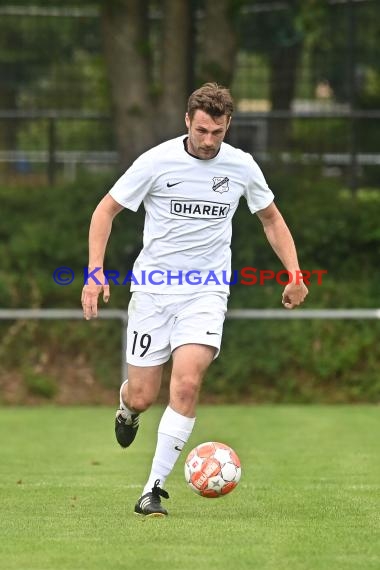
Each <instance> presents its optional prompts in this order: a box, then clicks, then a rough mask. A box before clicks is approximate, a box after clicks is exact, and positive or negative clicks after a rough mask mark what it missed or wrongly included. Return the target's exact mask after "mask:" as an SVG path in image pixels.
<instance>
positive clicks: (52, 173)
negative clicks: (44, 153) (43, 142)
mask: <svg viewBox="0 0 380 570" xmlns="http://www.w3.org/2000/svg"><path fill="white" fill-rule="evenodd" d="M56 150H57V131H56V120H55V118H54V117H50V118H49V119H48V163H47V177H48V183H49V185H50V186H54V184H55V180H56V167H57V163H56V160H55V153H56Z"/></svg>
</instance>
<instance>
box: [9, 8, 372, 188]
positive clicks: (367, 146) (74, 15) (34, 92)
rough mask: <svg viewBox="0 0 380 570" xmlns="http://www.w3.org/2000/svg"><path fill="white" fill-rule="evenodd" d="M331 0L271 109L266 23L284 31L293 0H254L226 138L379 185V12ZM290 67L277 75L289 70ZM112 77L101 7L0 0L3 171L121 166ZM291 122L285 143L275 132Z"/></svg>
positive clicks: (66, 172) (25, 174)
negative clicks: (281, 100) (262, 32)
mask: <svg viewBox="0 0 380 570" xmlns="http://www.w3.org/2000/svg"><path fill="white" fill-rule="evenodd" d="M324 4H325V5H326V6H328V7H329V17H328V19H327V20H326V23H325V26H326V30H325V35H324V37H323V42H321V44H322V43H323V45H321V47H320V49H319V48H318V49H314V51H313V52H311V51H310V50H309V51H307V50H306V51H305V54H304V56H303V58H302V61H301V62H300V64H299V74H298V78H297V82H296V87H295V92H294V96H293V101H292V105H291V108H290V109H287V110H277V109H276V110H273V109H272V110H271V109H270V108H269V107H268V94H269V92H270V90H271V82H272V83H273V78H271V77H270V74H269V71H268V53H269V52H268V53H267V54H264V55H263V53H262V50H261V48H260V44H259V42H258V39H257V26H259V25H261V24H262V25H263V27H266V26H269V29H270V24H271V21H272V20H274V19H276V18H280V19H283V21H284V30H285V28H286V26H285V22H286V18H287V14H288V12H289V11H290V10H291V5H292V3H289V2H286V1H283V2H273V1H272V2H271V1H269V2H257V1H256V2H252V4H250V3H249V2H247V3H245V6H244V8H243V12H242V14H241V16H242V17H241V19H240V23H239V38H240V51H239V54H238V58H237V63H236V72H235V79H234V83H233V85H232V90H233V93H234V96H235V100H236V102H237V109H238V112H237V113H236V115H235V117H234V121H233V124H232V128H231V132H230V135H229V140H230V142H232V143H233V144H235V145H237V146H239V147H241V148H243V149H244V150H246V151H248V152H251V153H252V154H254V155H255V156H256V157H258V159H259V160H260V161H264V162H265V161H267V160H272V161H273V160H276V161H279V162H283V163H286V164H289V163H290V164H299V165H307V164H319V165H320V166H321V169H322V171H323V173H325V174H326V175H328V176H341V177H344V178H345V180H346V181H347V182H348V183H349V185H350V186H351V187H352V188H355V187H356V186H357V185H358V183H363V184H366V185H368V186H370V185H377V184H378V182H379V165H380V153H379V148H378V125H379V119H380V93H377V91H376V88H375V87H376V81H378V74H379V67H378V61H379V60H380V43H379V42H378V33H377V32H379V26H378V27H376V18H371V14H372V13H374V9H375V8H376V0H326V3H324ZM152 17H154V18H155V17H157V14H155V15H153V16H152ZM201 17H202V14H201V11H199V18H201ZM195 33H196V32H195ZM284 33H285V32H284ZM334 34H335V35H336V36H338V37H339V41H337V43H336V49H331V46H330V48H328V47H326V45H327V46H328V42H329V41H331V38H332V37H334ZM285 40H287V39H286V38H285ZM285 40H284V41H285ZM285 44H286V41H285ZM285 44H284V45H285ZM325 44H326V45H325ZM52 56H54V57H52ZM49 58H50V59H49ZM289 65H290V64H289ZM288 72H289V69H285V70H284V74H283V77H282V76H281V75H280V76H279V77H278V80H279V81H281V80H282V79H283V80H284V81H285V80H286V74H287V73H288ZM371 73H372V76H371V77H372V79H371V78H369V74H371ZM281 78H282V79H281ZM369 81H372V84H371V85H372V87H371V89H372V91H371V89H370V94H369V95H368V93H367V91H368V82H369ZM105 85H106V72H105V69H104V63H103V62H102V44H101V30H100V17H99V11H98V9H96V8H94V7H86V6H85V7H80V6H79V3H78V7H58V6H57V7H54V6H47V5H44V6H38V1H37V0H36V5H25V6H19V5H15V6H13V5H11V3H10V5H8V6H4V5H3V6H0V182H6V181H9V180H10V181H12V182H15V183H17V182H26V181H33V177H35V178H36V180H37V182H38V183H40V182H41V181H46V180H47V181H48V182H49V183H50V184H54V182H55V181H56V180H57V179H59V178H61V179H62V178H63V179H66V180H73V179H75V177H76V175H77V171H78V168H80V167H82V168H86V169H92V170H94V169H102V168H110V167H111V168H114V166H115V163H116V162H117V154H116V147H115V144H114V139H113V132H112V124H111V118H110V115H111V112H110V104H109V100H108V99H109V97H108V95H107V94H106V88H105ZM374 86H375V87H374ZM272 87H273V85H272ZM366 89H367V91H366ZM366 97H367V99H366ZM371 97H372V99H371ZM376 102H377V103H376ZM284 132H286V133H287V137H286V145H285V146H281V144H282V141H281V140H279V141H276V140H275V139H276V136H277V137H279V136H280V135H281V134H283V133H284ZM280 138H281V137H280ZM273 149H275V150H273Z"/></svg>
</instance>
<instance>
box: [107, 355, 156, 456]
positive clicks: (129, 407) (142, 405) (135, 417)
mask: <svg viewBox="0 0 380 570" xmlns="http://www.w3.org/2000/svg"><path fill="white" fill-rule="evenodd" d="M162 368H163V366H162V365H158V366H146V367H141V366H133V365H132V364H128V379H127V380H125V381H124V382H123V384H122V385H121V388H120V407H119V409H118V410H117V412H116V419H115V435H116V439H117V441H118V443H119V445H121V447H129V446H130V445H131V443H132V442H133V440H134V439H135V437H136V434H137V430H138V428H139V416H140V414H141V413H142V412H145V410H147V409H148V408H149V407H150V406H151V405H152V404H153V403H154V402H155V401H156V399H157V396H158V393H159V390H160V386H161V378H162Z"/></svg>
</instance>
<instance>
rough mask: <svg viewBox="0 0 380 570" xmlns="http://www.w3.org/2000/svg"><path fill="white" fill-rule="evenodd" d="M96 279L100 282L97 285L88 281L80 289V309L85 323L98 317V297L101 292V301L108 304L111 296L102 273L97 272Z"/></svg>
mask: <svg viewBox="0 0 380 570" xmlns="http://www.w3.org/2000/svg"><path fill="white" fill-rule="evenodd" d="M96 278H97V280H98V281H100V283H101V284H100V285H98V284H97V283H96V282H95V281H94V280H93V279H89V280H88V283H87V285H84V287H83V289H82V298H81V301H82V307H83V316H84V318H85V319H86V321H89V320H90V319H95V318H96V317H97V316H98V297H99V295H100V294H101V293H102V292H103V301H104V302H105V303H108V301H109V298H110V296H111V293H110V286H109V284H108V283H106V278H105V276H104V274H103V272H100V271H99V272H98V273H97V274H96Z"/></svg>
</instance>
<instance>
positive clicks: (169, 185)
mask: <svg viewBox="0 0 380 570" xmlns="http://www.w3.org/2000/svg"><path fill="white" fill-rule="evenodd" d="M182 182H183V180H181V181H180V182H172V183H171V184H170V182H167V183H166V186H167V187H168V188H171V187H172V186H177V184H182Z"/></svg>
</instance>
